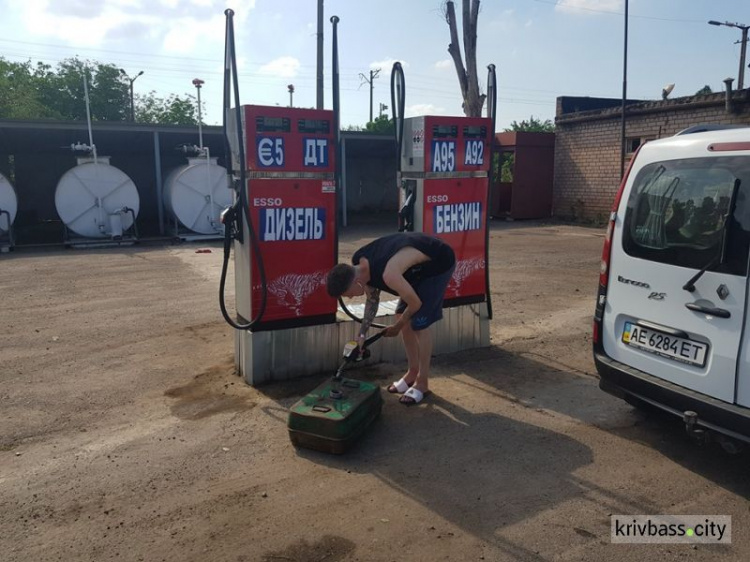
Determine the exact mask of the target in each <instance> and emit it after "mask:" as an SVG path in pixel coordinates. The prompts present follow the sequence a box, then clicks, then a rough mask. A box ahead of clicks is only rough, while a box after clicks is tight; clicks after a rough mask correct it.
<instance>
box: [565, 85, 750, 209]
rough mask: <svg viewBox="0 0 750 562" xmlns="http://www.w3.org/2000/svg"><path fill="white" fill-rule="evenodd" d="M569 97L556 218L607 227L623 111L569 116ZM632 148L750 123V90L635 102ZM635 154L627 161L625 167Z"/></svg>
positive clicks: (628, 133)
mask: <svg viewBox="0 0 750 562" xmlns="http://www.w3.org/2000/svg"><path fill="white" fill-rule="evenodd" d="M571 105H574V104H570V103H569V98H558V111H557V117H556V119H555V125H556V128H555V133H556V136H555V179H554V187H553V193H554V215H555V216H557V217H560V218H563V219H568V220H576V221H586V222H588V221H593V222H600V223H603V222H604V221H605V220H606V217H607V215H608V214H609V212H610V210H611V208H612V203H613V201H614V197H615V195H616V193H617V189H618V187H619V183H620V139H621V127H622V121H621V115H622V114H621V111H620V108H619V107H617V108H607V109H601V110H594V111H583V112H573V113H565V112H564V110H563V107H565V106H571ZM625 117H626V126H625V137H626V139H627V140H628V143H627V145H629V144H630V143H631V141H632V142H633V143H637V142H640V141H647V140H653V139H658V138H663V137H668V136H672V135H674V134H676V133H678V132H679V131H682V130H684V129H687V128H688V127H691V126H694V125H699V124H705V123H712V124H725V125H750V89H746V90H741V91H738V92H733V94H732V111H731V112H727V110H726V94H725V93H718V94H710V95H706V96H692V97H687V98H676V99H674V100H666V101H655V102H643V103H632V102H629V104H628V106H627V111H626V115H625ZM629 158H630V154H629V155H628V157H626V162H625V166H626V168H627V164H628V162H629Z"/></svg>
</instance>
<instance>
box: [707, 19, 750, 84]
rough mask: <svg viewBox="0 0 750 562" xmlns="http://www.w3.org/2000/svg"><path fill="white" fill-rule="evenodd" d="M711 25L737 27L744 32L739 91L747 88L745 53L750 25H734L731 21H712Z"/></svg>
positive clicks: (738, 82) (741, 48)
mask: <svg viewBox="0 0 750 562" xmlns="http://www.w3.org/2000/svg"><path fill="white" fill-rule="evenodd" d="M708 23H709V25H725V26H727V27H736V28H737V29H740V30H742V40H741V41H740V43H741V45H740V74H739V76H738V77H737V89H738V90H742V89H743V88H744V87H745V84H744V82H745V51H746V49H747V30H748V29H750V25H743V24H741V23H732V22H729V21H725V22H720V21H716V20H710V21H709V22H708Z"/></svg>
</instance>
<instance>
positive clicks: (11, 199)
mask: <svg viewBox="0 0 750 562" xmlns="http://www.w3.org/2000/svg"><path fill="white" fill-rule="evenodd" d="M17 212H18V199H17V198H16V191H15V189H13V185H12V184H11V183H10V181H9V180H8V178H6V177H5V176H4V175H3V174H0V235H2V236H4V235H6V234H7V233H8V232H10V227H11V226H13V221H14V220H16V213H17Z"/></svg>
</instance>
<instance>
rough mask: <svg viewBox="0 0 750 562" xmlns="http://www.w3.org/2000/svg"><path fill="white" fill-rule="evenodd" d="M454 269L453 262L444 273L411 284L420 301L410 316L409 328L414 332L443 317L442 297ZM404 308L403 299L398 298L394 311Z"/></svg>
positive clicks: (401, 310) (400, 310) (400, 311)
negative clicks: (419, 304)
mask: <svg viewBox="0 0 750 562" xmlns="http://www.w3.org/2000/svg"><path fill="white" fill-rule="evenodd" d="M454 269H456V264H455V263H454V264H453V265H452V266H451V268H450V269H449V270H448V271H446V272H445V273H440V274H439V275H435V276H434V277H424V278H422V279H419V280H418V281H417V282H415V283H414V284H413V285H412V287H414V291H415V292H416V293H417V296H418V297H419V300H421V301H422V306H421V307H420V309H419V310H417V312H416V313H414V315H413V316H412V317H411V329H412V330H414V331H415V332H417V331H419V330H424V329H425V328H427V327H429V326H431V325H432V324H434V323H435V322H437V321H438V320H440V319H442V318H443V297H444V296H445V289H446V288H447V287H448V283H450V280H451V277H452V276H453V270H454ZM404 310H406V303H405V302H404V300H403V299H399V301H398V306H396V312H397V313H398V314H400V313H402V312H403V311H404Z"/></svg>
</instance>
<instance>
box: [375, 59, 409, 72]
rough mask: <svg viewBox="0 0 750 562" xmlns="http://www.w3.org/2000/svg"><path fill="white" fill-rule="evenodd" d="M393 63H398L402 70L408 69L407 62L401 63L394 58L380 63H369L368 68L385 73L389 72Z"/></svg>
mask: <svg viewBox="0 0 750 562" xmlns="http://www.w3.org/2000/svg"><path fill="white" fill-rule="evenodd" d="M394 62H400V63H401V66H403V67H404V68H408V67H409V63H408V62H405V61H402V60H398V59H394V58H387V59H383V60H381V61H375V62H371V63H370V68H371V69H372V70H375V69H376V68H379V69H380V70H381V71H383V72H386V71H387V72H390V71H391V69H392V68H393V63H394Z"/></svg>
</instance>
